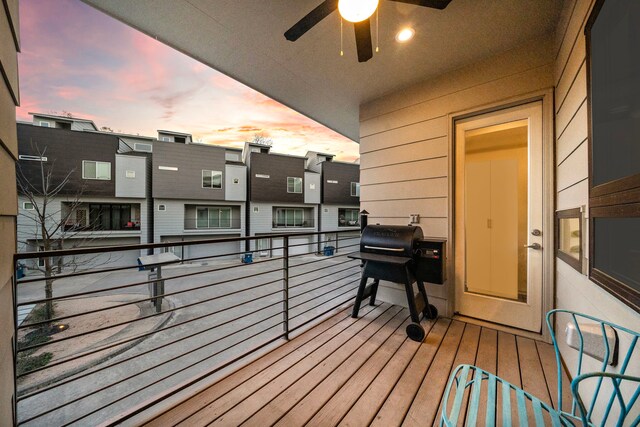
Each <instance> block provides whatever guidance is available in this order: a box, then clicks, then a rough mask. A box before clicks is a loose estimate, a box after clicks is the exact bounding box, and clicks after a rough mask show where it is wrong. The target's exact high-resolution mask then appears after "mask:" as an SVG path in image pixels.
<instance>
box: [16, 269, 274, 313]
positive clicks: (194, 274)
mask: <svg viewBox="0 0 640 427" xmlns="http://www.w3.org/2000/svg"><path fill="white" fill-rule="evenodd" d="M278 259H281V258H278ZM265 262H266V261H265ZM236 267H238V266H229V267H225V268H218V269H213V270H207V271H201V272H196V273H185V274H179V275H177V276H171V277H166V278H165V277H163V278H160V279H156V280H145V281H142V282H135V283H129V284H127V285H121V286H113V287H111V288H103V289H99V290H95V291H86V292H78V293H75V294H71V295H63V296H60V297H52V298H42V299H39V300H30V301H28V302H23V303H20V304H18V305H17V307H22V306H25V305H31V304H42V303H45V302H49V301H53V302H56V301H61V300H66V299H73V298H77V297H81V296H85V295H93V294H99V293H102V292H108V291H117V290H120V289H127V288H132V287H136V286H143V285H146V284H149V283H154V282H157V281H159V280H164V281H170V280H173V279H184V278H185V277H192V276H197V275H199V274H206V273H214V272H216V271H223V270H229V269H232V268H236ZM281 270H282V268H276V269H273V270H269V271H267V272H260V273H256V274H252V275H249V276H243V277H242V278H250V277H256V276H259V275H261V274H268V273H275V272H278V271H281ZM234 280H235V279H234ZM227 281H229V280H227ZM227 281H225V282H214V283H213V284H208V285H204V286H205V287H206V286H214V285H217V284H220V283H226V282H227ZM195 289H198V288H192V289H191V290H195Z"/></svg>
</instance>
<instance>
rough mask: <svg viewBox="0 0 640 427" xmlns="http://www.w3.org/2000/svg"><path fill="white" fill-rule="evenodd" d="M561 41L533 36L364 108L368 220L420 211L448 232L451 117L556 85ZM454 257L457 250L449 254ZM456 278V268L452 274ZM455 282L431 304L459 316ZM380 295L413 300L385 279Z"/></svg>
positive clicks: (400, 219) (436, 233)
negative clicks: (557, 45)
mask: <svg viewBox="0 0 640 427" xmlns="http://www.w3.org/2000/svg"><path fill="white" fill-rule="evenodd" d="M553 42H554V40H553V38H552V37H546V38H543V39H539V40H533V41H531V42H529V43H527V44H525V45H523V46H520V47H518V48H516V49H513V50H511V51H508V52H506V53H502V54H500V55H498V56H496V57H493V58H489V59H487V60H484V61H482V62H480V63H477V64H474V65H473V66H469V67H465V68H463V69H460V70H456V71H453V72H450V73H448V74H446V75H444V76H441V77H439V78H436V79H433V80H431V81H428V82H424V83H422V84H419V85H416V86H412V87H409V88H406V89H403V90H401V91H398V92H395V93H393V94H390V95H388V96H386V97H384V98H381V99H378V100H375V101H373V102H370V103H368V104H365V105H363V106H362V107H361V109H360V202H361V208H362V209H366V210H367V211H368V212H369V213H370V216H369V223H371V224H375V223H380V224H398V225H406V224H407V223H408V222H409V215H410V214H419V215H420V217H421V220H420V226H421V227H422V229H423V231H424V234H425V235H426V236H432V237H442V238H447V239H449V241H450V242H451V236H450V235H449V229H450V225H451V224H450V218H451V216H450V212H449V202H450V201H449V176H450V170H449V164H450V159H449V149H450V146H451V144H452V135H451V133H450V129H451V127H450V126H451V122H452V115H453V114H457V113H460V112H463V111H469V110H476V109H477V110H481V109H483V108H486V107H488V106H490V105H495V104H497V103H502V102H504V103H508V102H512V101H514V100H515V99H523V98H527V94H529V93H531V92H535V91H540V90H542V89H548V88H551V87H552V86H553V79H552V76H553V61H554V49H553V46H554V43H553ZM449 259H450V260H451V259H452V258H451V256H449ZM450 276H451V274H450ZM449 286H450V283H448V284H446V285H445V286H436V285H429V286H428V289H427V292H428V293H429V295H430V296H432V299H431V302H432V303H433V304H435V305H436V306H437V307H438V310H439V311H440V313H441V314H444V315H450V314H452V301H451V300H450V299H449V297H448V295H449ZM379 295H380V297H381V298H383V299H386V300H388V301H391V302H394V303H398V304H406V301H405V297H404V293H403V292H402V291H401V290H400V289H399V288H398V287H396V286H394V285H392V284H386V286H385V287H384V289H381V291H380V294H379Z"/></svg>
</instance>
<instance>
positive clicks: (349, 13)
mask: <svg viewBox="0 0 640 427" xmlns="http://www.w3.org/2000/svg"><path fill="white" fill-rule="evenodd" d="M378 2H379V0H339V1H338V10H339V11H340V15H341V16H342V17H343V18H344V19H346V20H347V21H349V22H361V21H364V20H365V19H367V18H369V17H370V16H371V15H373V12H375V11H376V9H377V8H378Z"/></svg>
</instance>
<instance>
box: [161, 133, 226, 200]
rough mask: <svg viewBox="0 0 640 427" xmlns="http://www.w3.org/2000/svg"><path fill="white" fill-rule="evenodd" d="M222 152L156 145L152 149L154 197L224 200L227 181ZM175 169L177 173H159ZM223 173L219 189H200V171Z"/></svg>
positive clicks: (189, 146) (211, 148) (198, 146)
mask: <svg viewBox="0 0 640 427" xmlns="http://www.w3.org/2000/svg"><path fill="white" fill-rule="evenodd" d="M224 153H225V150H224V148H220V147H213V146H206V145H196V144H179V143H173V142H158V143H155V144H154V145H153V197H156V198H165V199H196V200H224V198H225V191H224V183H225V180H226V176H225V175H226V174H225V160H224ZM159 166H168V167H176V168H178V170H177V171H167V170H160V169H159ZM203 170H212V171H220V172H222V188H220V189H217V188H202V171H203Z"/></svg>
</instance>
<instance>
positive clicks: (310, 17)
mask: <svg viewBox="0 0 640 427" xmlns="http://www.w3.org/2000/svg"><path fill="white" fill-rule="evenodd" d="M337 8H338V0H326V1H323V2H322V3H320V5H319V6H317V7H316V8H315V9H313V10H312V11H311V12H309V13H308V14H307V15H306V16H305V17H304V18H302V19H301V20H299V21H298V22H297V23H296V24H295V25H294V26H293V27H291V28H289V29H288V30H287V32H286V33H284V36H285V38H286V39H287V40H289V41H292V42H294V41H296V40H298V39H299V38H300V37H302V36H303V35H304V33H306V32H307V31H309V30H310V29H311V28H313V26H314V25H316V24H317V23H318V22H320V21H322V20H323V19H324V18H326V17H327V16H329V15H331V13H332V12H333V11H334V10H336V9H337Z"/></svg>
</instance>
